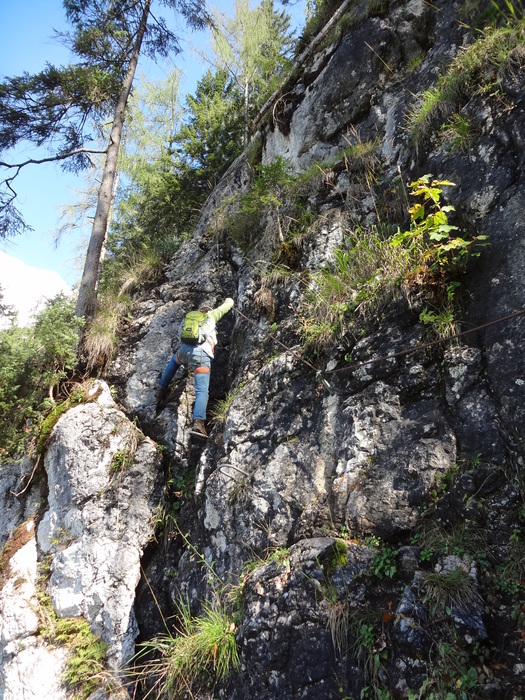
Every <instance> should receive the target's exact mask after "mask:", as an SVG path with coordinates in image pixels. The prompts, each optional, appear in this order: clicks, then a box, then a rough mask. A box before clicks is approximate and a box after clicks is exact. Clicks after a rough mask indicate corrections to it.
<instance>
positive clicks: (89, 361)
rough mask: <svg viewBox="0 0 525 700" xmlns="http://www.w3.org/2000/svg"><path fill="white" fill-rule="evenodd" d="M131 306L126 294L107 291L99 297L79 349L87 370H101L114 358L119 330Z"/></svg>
mask: <svg viewBox="0 0 525 700" xmlns="http://www.w3.org/2000/svg"><path fill="white" fill-rule="evenodd" d="M131 306H132V300H131V297H130V296H129V294H128V293H127V292H120V291H119V292H112V291H110V290H107V291H106V292H104V293H103V294H102V295H101V297H100V299H99V301H98V305H97V309H96V312H95V315H94V316H93V318H92V319H91V320H90V321H89V323H88V324H87V326H86V328H85V330H84V333H83V335H82V348H81V349H82V353H83V354H84V355H85V357H86V365H87V368H88V369H89V370H93V369H98V370H101V369H102V368H104V367H105V366H106V364H107V363H108V362H109V361H110V360H111V359H113V357H114V356H115V353H116V351H117V347H118V333H119V329H120V327H121V324H122V321H123V318H124V317H125V315H126V313H127V312H128V311H129V310H130V309H131Z"/></svg>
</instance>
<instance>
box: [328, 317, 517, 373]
mask: <svg viewBox="0 0 525 700" xmlns="http://www.w3.org/2000/svg"><path fill="white" fill-rule="evenodd" d="M523 314H525V309H521V311H514V312H513V313H511V314H508V316H502V317H501V318H497V319H495V320H494V321H488V323H483V324H482V325H481V326H476V327H475V328H470V329H469V330H467V331H461V333H454V335H450V336H448V337H446V338H438V339H437V340H433V341H431V342H429V343H422V344H421V345H416V346H415V347H413V348H409V349H408V350H401V351H400V352H396V353H393V354H391V355H383V356H382V357H375V358H373V359H370V360H366V361H364V362H354V363H353V364H349V365H348V366H347V367H340V368H339V369H333V370H329V371H327V372H325V374H335V373H336V372H343V371H345V370H349V369H357V368H359V367H364V366H366V365H371V364H373V363H375V362H383V361H385V360H391V359H394V358H396V357H404V356H405V355H410V354H411V353H413V352H419V350H425V349H426V348H431V347H434V346H435V345H440V344H441V343H446V342H448V341H449V340H454V338H461V337H462V336H464V335H468V334H469V333H476V332H477V331H480V330H483V329H484V328H488V327H489V326H495V325H496V324H498V323H503V322H504V321H510V320H511V319H513V318H517V317H518V316H523Z"/></svg>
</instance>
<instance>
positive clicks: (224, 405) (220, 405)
mask: <svg viewBox="0 0 525 700" xmlns="http://www.w3.org/2000/svg"><path fill="white" fill-rule="evenodd" d="M244 385H245V383H244V382H243V383H241V384H239V385H238V386H236V387H235V388H234V389H232V390H231V391H230V392H229V393H228V394H227V396H226V398H224V399H222V400H220V401H216V402H215V404H214V405H213V406H212V407H211V411H210V413H211V421H212V423H215V424H217V425H219V426H222V425H224V423H226V419H227V418H228V413H229V412H230V408H231V406H232V404H233V402H234V401H235V399H236V398H237V396H238V395H239V393H240V391H241V390H242V388H243V387H244Z"/></svg>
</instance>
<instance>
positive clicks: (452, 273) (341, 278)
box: [300, 175, 486, 347]
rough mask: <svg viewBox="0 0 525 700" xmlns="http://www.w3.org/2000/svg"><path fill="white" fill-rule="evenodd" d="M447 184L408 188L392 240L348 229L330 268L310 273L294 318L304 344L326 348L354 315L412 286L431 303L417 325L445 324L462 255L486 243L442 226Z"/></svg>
mask: <svg viewBox="0 0 525 700" xmlns="http://www.w3.org/2000/svg"><path fill="white" fill-rule="evenodd" d="M453 184H454V183H451V182H448V181H446V180H433V179H432V177H431V176H430V175H425V176H424V177H421V178H419V179H418V180H416V181H414V182H412V183H410V185H409V187H410V190H411V192H410V194H411V196H413V197H415V198H417V200H418V201H416V203H415V204H414V206H412V207H411V208H410V209H409V214H410V218H411V225H410V228H409V229H408V230H406V231H401V229H398V230H397V233H395V234H394V235H393V236H389V232H388V230H382V229H380V228H377V227H372V228H369V229H367V230H363V229H356V230H354V231H352V232H350V235H349V236H348V237H347V240H346V246H345V247H344V248H341V249H338V250H336V251H335V253H334V263H333V264H332V266H330V267H328V266H326V267H324V268H322V269H320V270H319V271H318V272H316V273H315V274H314V275H313V277H312V280H311V282H310V287H309V291H308V292H307V294H306V295H305V299H304V302H303V304H302V307H301V310H300V317H301V321H302V326H303V337H304V339H305V341H306V344H307V345H310V344H313V345H317V346H320V347H323V346H326V345H328V344H329V343H331V342H333V341H334V339H335V338H337V337H338V336H340V335H342V334H343V333H344V332H345V331H346V330H348V329H349V328H351V327H352V324H355V321H356V318H357V316H358V315H359V316H361V317H362V318H365V319H370V318H373V317H374V315H377V314H378V313H379V311H380V310H381V309H383V308H384V307H385V306H386V304H387V303H388V301H389V300H391V299H392V298H394V297H395V296H396V295H397V294H399V292H400V289H402V288H403V289H404V290H405V293H407V294H408V293H409V291H410V289H411V288H416V289H417V290H418V291H419V292H421V293H423V295H426V297H427V299H428V300H429V301H431V302H432V303H433V304H434V306H435V308H434V311H428V310H427V315H426V316H425V317H424V318H423V319H422V320H423V321H425V322H431V321H432V320H433V321H436V323H435V327H440V324H441V327H443V328H444V329H447V328H448V327H449V326H450V324H451V323H453V318H452V317H451V316H450V312H451V309H452V301H453V300H454V292H455V289H456V286H457V282H456V281H455V279H454V278H455V277H457V276H458V275H459V274H460V272H461V271H462V270H463V269H464V267H465V265H466V262H467V259H468V257H469V256H472V255H479V251H480V247H482V246H484V245H486V243H485V239H486V237H485V236H477V237H473V238H471V239H469V240H467V239H465V238H462V237H461V236H458V235H455V232H456V231H457V230H458V229H457V227H456V226H453V225H451V224H449V221H448V214H449V213H450V212H452V211H454V207H453V206H451V205H442V204H441V193H442V188H443V187H444V186H451V185H453ZM452 234H454V235H452ZM442 312H443V314H442ZM445 312H446V314H448V315H446V314H445ZM432 314H434V316H433V317H432Z"/></svg>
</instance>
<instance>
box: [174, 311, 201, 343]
mask: <svg viewBox="0 0 525 700" xmlns="http://www.w3.org/2000/svg"><path fill="white" fill-rule="evenodd" d="M206 318H207V314H204V313H202V311H190V312H189V313H187V314H186V316H185V317H184V321H183V322H182V331H181V334H180V339H181V341H182V342H183V343H185V344H186V345H199V343H202V342H203V341H204V336H203V335H202V332H201V329H202V326H203V324H204V321H205V320H206Z"/></svg>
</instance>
